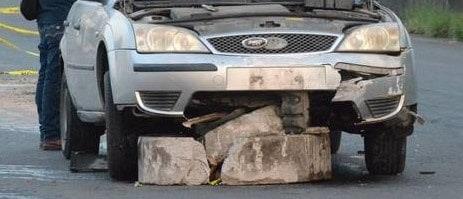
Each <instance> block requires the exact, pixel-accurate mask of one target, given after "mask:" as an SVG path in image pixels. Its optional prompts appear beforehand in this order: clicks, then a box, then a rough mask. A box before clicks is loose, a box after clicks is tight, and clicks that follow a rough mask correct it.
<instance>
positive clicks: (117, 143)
mask: <svg viewBox="0 0 463 199" xmlns="http://www.w3.org/2000/svg"><path fill="white" fill-rule="evenodd" d="M104 92H105V116H106V133H107V143H108V144H107V145H108V167H109V175H110V176H111V178H113V179H114V180H119V181H135V180H137V172H138V170H137V136H136V135H134V134H131V133H130V132H133V131H131V126H132V125H130V123H132V121H131V120H132V119H133V116H132V115H131V114H130V113H129V112H124V111H119V110H117V108H116V106H115V104H114V101H113V94H112V90H111V82H110V79H109V73H108V72H106V74H105V75H104Z"/></svg>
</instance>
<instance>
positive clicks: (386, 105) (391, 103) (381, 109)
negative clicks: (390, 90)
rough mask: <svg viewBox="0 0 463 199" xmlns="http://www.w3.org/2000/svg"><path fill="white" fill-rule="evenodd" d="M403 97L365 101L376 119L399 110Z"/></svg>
mask: <svg viewBox="0 0 463 199" xmlns="http://www.w3.org/2000/svg"><path fill="white" fill-rule="evenodd" d="M400 99H401V96H395V97H389V98H378V99H372V100H367V101H365V102H366V104H367V106H368V108H369V109H370V112H371V114H372V115H373V117H374V118H380V117H384V116H386V115H389V114H391V113H393V112H394V111H395V110H397V107H398V106H399V104H400Z"/></svg>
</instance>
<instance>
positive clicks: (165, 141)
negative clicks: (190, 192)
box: [138, 137, 210, 185]
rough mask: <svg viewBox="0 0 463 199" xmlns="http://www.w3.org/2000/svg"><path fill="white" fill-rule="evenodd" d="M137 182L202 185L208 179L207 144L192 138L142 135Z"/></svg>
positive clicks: (139, 143) (139, 141)
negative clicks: (205, 146) (204, 144)
mask: <svg viewBox="0 0 463 199" xmlns="http://www.w3.org/2000/svg"><path fill="white" fill-rule="evenodd" d="M138 148H139V156H138V181H139V182H140V183H143V184H156V185H201V184H206V183H207V182H208V181H209V173H210V169H209V165H208V163H207V159H206V151H205V149H204V146H203V145H202V144H201V143H199V142H197V141H195V140H194V139H193V138H168V137H162V138H160V137H159V138H157V137H140V138H139V140H138Z"/></svg>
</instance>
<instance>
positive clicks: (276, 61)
mask: <svg viewBox="0 0 463 199" xmlns="http://www.w3.org/2000/svg"><path fill="white" fill-rule="evenodd" d="M412 57H413V52H412V51H411V50H408V51H405V52H403V53H402V54H401V55H400V56H389V55H378V54H356V53H320V54H292V55H246V56H244V55H243V56H239V55H215V54H139V53H137V52H136V51H135V50H116V51H111V52H109V53H108V60H109V65H110V76H111V83H112V85H113V95H114V102H115V103H116V104H118V105H119V106H120V107H125V106H133V105H138V106H139V107H140V108H142V109H143V110H144V111H146V112H149V113H152V114H157V115H161V116H175V117H180V116H183V111H184V110H185V108H186V106H187V105H188V103H189V102H190V100H191V98H192V96H193V94H194V93H196V92H204V91H206V92H207V91H241V90H256V91H260V90H308V91H314V90H317V91H320V90H326V91H337V92H336V96H335V98H334V99H333V103H336V102H352V103H353V104H354V107H355V110H356V111H357V113H358V115H359V117H360V119H361V120H362V121H364V122H377V121H382V120H385V119H388V118H390V117H393V116H394V114H395V113H396V112H398V111H399V110H400V109H401V108H402V106H404V105H411V104H416V93H415V86H414V81H415V80H414V77H413V70H412V69H413V68H412V65H413V60H412ZM339 63H348V64H354V65H361V66H368V67H372V68H379V69H394V68H395V69H397V68H402V70H404V73H403V74H399V75H397V74H396V75H388V76H383V77H380V78H374V79H368V80H358V81H354V82H352V81H342V80H341V73H340V72H339V70H338V69H335V66H336V65H337V64H339ZM163 66H172V67H163ZM188 66H190V67H188ZM279 68H285V70H287V69H290V70H291V71H292V72H291V73H284V72H283V73H282V71H284V70H278V69H279ZM235 69H239V70H235ZM259 69H265V70H264V71H269V70H273V69H276V71H274V72H272V73H271V74H278V75H277V76H279V77H277V78H276V79H272V78H270V79H265V78H264V79H263V80H265V81H263V80H262V79H261V76H265V74H266V72H262V71H260V72H259ZM293 73H294V74H296V75H294V74H293ZM237 74H238V75H237ZM239 74H245V75H243V76H241V77H240V75H239ZM256 74H260V75H256ZM297 74H302V79H301V77H300V76H301V75H297ZM282 78H283V79H284V78H288V79H291V81H290V82H291V83H290V84H287V85H282V84H281V83H277V84H275V82H271V84H268V83H267V82H268V81H274V80H276V81H280V80H281V79H282ZM262 81H263V82H264V83H262ZM269 85H273V86H274V87H272V86H269ZM145 91H148V92H157V93H161V94H162V93H168V94H169V95H167V96H168V97H172V95H173V94H176V95H178V99H176V100H175V101H174V103H173V104H172V107H167V108H166V107H164V108H162V109H161V108H160V109H156V108H154V109H153V108H150V107H149V106H147V105H146V104H145V103H144V102H143V99H142V96H141V94H140V93H142V92H145ZM162 96H165V95H162ZM391 97H399V98H400V101H399V102H400V103H399V104H398V105H397V107H396V110H394V111H393V112H391V113H390V114H387V115H382V116H381V117H378V116H375V115H374V114H372V111H371V107H369V106H368V103H367V102H368V100H377V99H387V98H391ZM153 99H159V95H155V96H154V97H153ZM170 99H171V98H170Z"/></svg>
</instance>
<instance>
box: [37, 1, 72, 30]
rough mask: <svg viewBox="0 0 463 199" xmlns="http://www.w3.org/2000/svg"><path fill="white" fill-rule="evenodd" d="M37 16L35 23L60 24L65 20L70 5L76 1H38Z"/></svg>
mask: <svg viewBox="0 0 463 199" xmlns="http://www.w3.org/2000/svg"><path fill="white" fill-rule="evenodd" d="M38 1H39V15H38V18H37V22H38V23H41V24H54V23H61V22H63V21H64V20H66V17H67V16H68V12H69V10H70V9H71V6H72V4H73V3H74V2H75V1H76V0H38Z"/></svg>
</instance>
